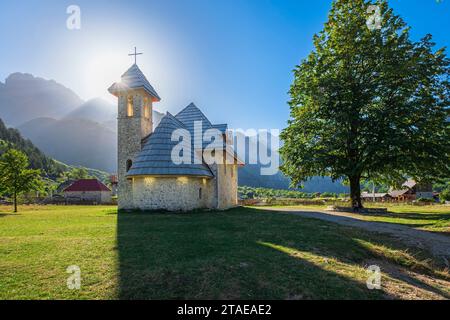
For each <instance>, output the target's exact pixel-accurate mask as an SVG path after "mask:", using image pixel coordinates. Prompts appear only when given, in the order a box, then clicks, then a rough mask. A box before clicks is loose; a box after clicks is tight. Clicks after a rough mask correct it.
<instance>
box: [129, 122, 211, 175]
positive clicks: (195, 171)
mask: <svg viewBox="0 0 450 320" xmlns="http://www.w3.org/2000/svg"><path fill="white" fill-rule="evenodd" d="M177 129H185V130H187V128H186V127H185V126H184V125H183V123H181V122H180V121H178V120H177V119H176V118H175V117H174V116H172V115H171V114H170V113H168V114H167V115H166V116H165V117H164V118H163V119H162V120H161V122H160V124H159V125H158V127H157V128H156V129H155V131H154V132H153V133H152V134H151V136H150V137H149V138H148V140H147V141H146V142H145V144H144V147H143V148H142V151H141V152H140V153H139V155H138V156H137V157H136V158H135V159H134V162H133V164H132V166H131V168H130V170H129V171H128V173H127V176H139V175H145V176H148V175H154V176H161V175H164V176H197V177H213V173H212V172H211V170H210V168H209V167H208V165H206V164H205V163H204V162H203V161H202V160H201V158H200V157H199V156H198V155H197V154H196V152H194V149H193V148H191V146H189V145H188V142H186V141H185V140H183V141H185V143H186V145H185V150H189V149H190V150H191V154H190V158H191V163H189V164H180V165H177V164H175V163H174V162H173V161H172V150H173V148H174V147H175V146H176V145H178V144H179V143H180V142H179V141H172V139H171V138H172V133H173V132H174V131H175V130H177Z"/></svg>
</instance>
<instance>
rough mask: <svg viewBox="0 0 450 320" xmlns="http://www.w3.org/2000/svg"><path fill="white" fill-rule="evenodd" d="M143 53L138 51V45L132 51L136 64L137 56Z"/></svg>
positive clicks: (131, 54)
mask: <svg viewBox="0 0 450 320" xmlns="http://www.w3.org/2000/svg"><path fill="white" fill-rule="evenodd" d="M141 54H143V53H142V52H137V51H136V47H134V53H130V54H129V56H134V64H136V56H138V55H141Z"/></svg>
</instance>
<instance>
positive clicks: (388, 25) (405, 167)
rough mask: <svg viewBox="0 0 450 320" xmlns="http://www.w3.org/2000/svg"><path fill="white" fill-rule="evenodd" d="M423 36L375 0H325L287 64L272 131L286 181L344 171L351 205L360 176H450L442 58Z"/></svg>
mask: <svg viewBox="0 0 450 320" xmlns="http://www.w3.org/2000/svg"><path fill="white" fill-rule="evenodd" d="M373 5H376V7H373ZM371 6H372V7H371ZM377 16H378V18H377ZM431 39H432V37H431V35H426V36H425V37H424V38H423V39H421V40H420V41H418V42H414V41H412V40H411V38H410V34H409V27H407V25H406V23H405V22H404V21H403V20H402V19H401V18H400V17H399V16H398V15H396V14H394V12H393V10H392V9H391V8H389V6H388V4H387V2H386V1H384V0H380V1H377V2H376V3H373V2H371V1H364V0H335V1H334V2H333V4H332V9H331V11H330V14H329V18H328V22H327V23H326V24H325V27H324V29H323V31H321V32H320V33H319V34H317V35H316V36H315V37H314V47H315V49H314V50H313V51H312V52H311V53H310V54H309V56H308V57H307V58H306V59H305V60H303V61H302V63H301V64H300V65H299V66H297V67H296V69H295V70H294V75H295V79H294V82H293V84H292V87H291V90H290V95H291V100H290V107H291V120H290V121H289V125H288V128H286V129H285V130H284V131H283V132H282V135H281V138H282V139H283V140H284V146H283V147H282V148H281V155H282V157H283V161H284V163H283V165H282V167H281V169H282V171H283V172H284V173H285V174H287V175H288V176H290V177H291V178H292V181H293V184H294V185H298V184H301V182H303V181H305V180H307V179H308V178H310V177H312V176H330V177H332V178H333V179H335V180H337V179H345V180H347V181H348V183H349V185H350V189H351V198H352V205H353V206H354V208H355V209H359V208H362V203H361V196H360V195H361V189H360V181H361V179H367V180H373V181H379V182H385V183H390V184H392V183H395V182H397V183H398V182H399V181H402V180H403V179H406V178H407V177H412V178H415V179H417V180H419V181H422V180H425V181H427V180H433V179H434V178H435V177H448V176H450V175H449V172H450V168H449V165H450V161H449V160H450V158H449V155H450V135H449V127H448V124H447V123H446V118H447V116H448V110H447V107H448V106H449V105H450V98H449V97H450V95H449V91H450V84H449V59H448V58H447V57H446V54H445V50H444V49H439V50H435V49H434V46H435V44H434V43H433V42H432V40H431Z"/></svg>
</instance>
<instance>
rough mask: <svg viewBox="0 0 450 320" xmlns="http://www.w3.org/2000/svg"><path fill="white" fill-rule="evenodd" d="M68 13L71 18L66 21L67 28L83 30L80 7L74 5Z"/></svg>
mask: <svg viewBox="0 0 450 320" xmlns="http://www.w3.org/2000/svg"><path fill="white" fill-rule="evenodd" d="M66 13H67V14H69V17H68V18H67V20H66V27H67V29H69V30H80V29H81V9H80V7H79V6H77V5H75V4H72V5H70V6H68V7H67V9H66Z"/></svg>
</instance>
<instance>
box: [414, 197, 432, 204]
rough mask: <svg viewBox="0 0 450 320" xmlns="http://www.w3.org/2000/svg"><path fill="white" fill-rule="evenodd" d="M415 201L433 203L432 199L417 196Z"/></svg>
mask: <svg viewBox="0 0 450 320" xmlns="http://www.w3.org/2000/svg"><path fill="white" fill-rule="evenodd" d="M417 202H420V203H433V202H434V199H425V198H419V199H418V200H417Z"/></svg>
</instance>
